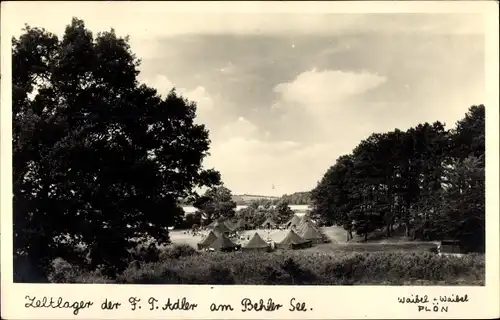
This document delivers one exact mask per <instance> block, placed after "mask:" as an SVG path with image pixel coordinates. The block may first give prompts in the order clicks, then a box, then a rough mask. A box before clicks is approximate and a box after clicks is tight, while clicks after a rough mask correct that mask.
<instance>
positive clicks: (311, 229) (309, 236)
mask: <svg viewBox="0 0 500 320" xmlns="http://www.w3.org/2000/svg"><path fill="white" fill-rule="evenodd" d="M299 232H300V235H301V237H302V238H304V239H305V240H311V242H312V243H323V242H324V236H323V234H321V232H320V231H319V230H318V229H316V227H315V226H314V225H313V223H312V222H305V223H304V224H303V225H302V226H301V228H300V230H299Z"/></svg>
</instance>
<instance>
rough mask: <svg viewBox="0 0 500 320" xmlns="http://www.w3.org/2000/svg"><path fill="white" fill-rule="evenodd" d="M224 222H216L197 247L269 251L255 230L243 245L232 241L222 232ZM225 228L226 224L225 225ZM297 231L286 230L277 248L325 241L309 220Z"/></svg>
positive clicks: (309, 245) (293, 247)
mask: <svg viewBox="0 0 500 320" xmlns="http://www.w3.org/2000/svg"><path fill="white" fill-rule="evenodd" d="M224 225H225V224H218V225H216V226H215V227H214V230H211V231H210V232H209V234H208V235H207V236H206V237H205V238H204V239H203V240H202V241H201V242H200V243H198V249H199V250H202V249H213V250H220V251H235V250H239V249H241V250H243V251H271V250H272V246H271V244H270V243H268V242H266V241H264V239H262V237H261V236H260V235H259V234H258V233H257V232H256V233H255V234H254V235H253V237H252V238H251V239H250V240H249V241H248V242H247V243H246V244H245V245H243V246H241V245H239V244H236V243H234V242H233V241H231V239H229V238H228V237H227V236H226V234H225V232H222V231H223V230H225V229H224V227H223V226H224ZM225 228H227V226H226V227H225ZM297 232H298V233H297ZM297 232H295V231H294V230H293V229H290V230H289V231H288V234H287V235H286V237H285V238H284V239H283V240H281V241H280V242H278V243H276V248H278V249H302V248H309V247H311V246H312V245H313V244H318V243H323V242H325V236H324V235H323V234H322V233H321V232H320V231H319V230H318V229H317V228H316V227H315V226H314V224H313V223H312V222H311V221H305V222H304V223H302V224H301V225H300V227H299V228H297Z"/></svg>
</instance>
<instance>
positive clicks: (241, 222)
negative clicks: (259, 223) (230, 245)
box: [233, 218, 249, 230]
mask: <svg viewBox="0 0 500 320" xmlns="http://www.w3.org/2000/svg"><path fill="white" fill-rule="evenodd" d="M248 227H249V224H248V222H246V221H245V220H244V219H241V218H240V219H239V220H238V222H236V223H235V225H234V228H233V229H234V230H245V229H247V228H248Z"/></svg>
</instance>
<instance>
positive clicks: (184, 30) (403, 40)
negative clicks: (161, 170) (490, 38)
mask: <svg viewBox="0 0 500 320" xmlns="http://www.w3.org/2000/svg"><path fill="white" fill-rule="evenodd" d="M8 5H9V6H7V9H8V10H12V11H11V12H13V13H14V12H18V14H19V15H18V19H12V21H10V22H9V25H10V26H11V28H12V30H13V33H14V35H16V34H20V32H21V28H22V27H23V24H24V23H28V24H30V25H31V26H37V27H44V28H46V29H47V30H48V31H51V32H53V33H56V34H58V35H60V34H62V32H63V30H64V28H65V26H66V25H67V24H68V23H70V21H71V18H72V17H73V16H76V17H78V18H81V19H83V20H84V21H85V23H86V25H87V27H88V28H89V29H90V30H92V31H94V32H98V31H106V30H109V29H110V28H111V27H112V28H114V29H115V30H116V32H117V34H118V35H121V36H125V35H127V34H128V35H129V36H130V44H131V48H132V51H133V52H135V53H136V55H137V57H138V58H140V59H141V60H142V63H141V66H140V70H141V74H140V76H139V79H140V81H141V82H143V83H146V84H148V85H150V86H152V87H155V88H156V89H157V90H158V92H159V93H161V94H166V93H167V92H169V91H170V89H171V88H172V87H173V86H175V87H176V88H177V91H178V92H179V93H181V94H182V95H184V96H185V97H187V98H188V99H189V100H192V101H195V102H196V103H197V105H198V115H197V122H198V123H203V124H205V125H206V126H207V128H208V129H209V132H210V138H211V141H212V143H211V149H210V153H211V155H210V157H208V158H207V159H206V160H205V162H204V165H205V166H206V167H207V168H215V169H217V170H219V171H220V172H221V175H222V179H223V182H224V184H225V185H226V186H227V187H228V188H229V189H231V190H232V192H233V193H234V194H244V193H246V194H258V195H273V196H279V195H282V194H285V193H286V194H290V193H293V192H296V191H307V190H311V189H312V188H314V186H315V185H316V183H317V182H318V181H319V180H320V179H321V177H322V176H323V174H324V173H325V172H326V170H327V169H328V168H329V167H330V166H331V165H333V164H334V163H335V160H336V159H337V158H338V157H339V156H341V155H344V154H347V153H350V152H351V151H352V149H353V148H355V147H356V146H357V144H358V143H359V142H360V141H361V140H362V139H365V138H367V137H368V136H369V135H370V134H371V133H373V132H387V131H390V130H394V129H395V128H399V129H401V130H405V129H408V128H409V127H411V126H415V125H417V124H418V123H422V122H425V121H427V122H434V121H437V120H439V121H442V122H444V123H446V125H447V127H448V128H450V127H453V126H454V124H455V122H456V121H457V120H459V119H461V118H463V116H464V115H465V113H466V112H467V109H468V107H470V106H471V105H474V104H482V103H485V101H484V100H485V67H484V65H485V57H484V46H485V38H484V30H483V22H482V17H481V16H479V15H476V14H465V13H460V14H458V13H455V14H449V13H439V14H424V13H419V14H411V13H387V14H384V13H366V14H361V13H355V14H345V13H313V12H312V11H311V12H308V11H305V12H304V13H300V14H299V13H297V12H298V11H291V10H290V11H288V13H286V10H284V9H281V11H280V10H269V11H264V10H263V9H262V8H260V12H259V11H258V10H255V8H254V11H253V13H250V11H248V10H247V12H245V11H244V10H239V11H238V10H234V11H233V12H232V13H230V14H228V13H221V10H220V9H219V10H218V11H217V10H213V12H211V13H208V11H207V10H205V11H202V10H198V11H197V12H194V11H192V10H191V11H187V10H184V11H182V10H180V11H179V10H177V11H176V10H166V9H162V7H161V5H149V6H146V5H139V6H138V5H137V3H136V4H135V6H134V4H130V3H126V2H122V3H116V2H115V3H107V4H105V3H101V4H92V3H91V4H82V3H80V4H78V5H77V4H69V3H64V2H59V3H45V4H37V5H35V4H29V3H28V2H26V3H23V2H21V3H19V4H16V5H14V3H13V2H11V3H8ZM212 5H213V4H212ZM12 16H15V13H14V14H13V15H12ZM19 17H22V18H19ZM138 17H141V18H138ZM131 21H133V22H134V23H132V22H131Z"/></svg>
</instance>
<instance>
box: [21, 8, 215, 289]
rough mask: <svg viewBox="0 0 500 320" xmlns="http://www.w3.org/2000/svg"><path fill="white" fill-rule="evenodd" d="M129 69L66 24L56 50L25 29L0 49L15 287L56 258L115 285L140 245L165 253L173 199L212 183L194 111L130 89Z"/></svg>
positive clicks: (99, 39)
mask: <svg viewBox="0 0 500 320" xmlns="http://www.w3.org/2000/svg"><path fill="white" fill-rule="evenodd" d="M139 63H140V61H139V60H138V59H137V58H136V57H135V55H134V54H133V53H132V52H131V50H130V47H129V44H128V39H127V38H122V37H119V36H117V35H116V34H115V32H114V31H113V30H111V31H109V32H102V33H98V34H97V35H94V34H92V32H91V31H90V30H88V29H87V28H86V27H85V25H84V22H83V21H81V20H78V19H76V18H75V19H73V20H72V22H71V24H70V25H68V26H67V27H66V29H65V32H64V35H63V37H62V38H58V37H57V36H56V35H54V34H52V33H50V32H48V31H46V30H44V29H39V28H31V27H29V26H26V27H25V29H24V32H23V34H22V35H21V36H20V37H19V38H13V39H12V99H13V100H12V116H13V117H12V127H13V132H12V150H13V168H12V169H13V170H12V172H13V177H12V178H13V211H14V216H13V218H14V219H13V224H14V226H13V231H14V239H13V243H14V261H15V263H14V270H15V274H16V275H17V276H18V277H16V280H26V281H37V280H40V279H43V278H44V275H45V274H46V273H47V268H48V267H49V266H50V263H51V261H52V260H53V259H54V258H56V257H62V258H64V259H65V260H67V261H68V262H70V263H72V264H74V265H78V266H80V267H82V268H88V269H96V268H103V269H104V270H105V271H106V272H107V273H110V274H113V273H116V272H118V271H119V270H122V269H123V268H124V267H126V266H127V264H128V262H129V261H130V257H129V256H130V255H129V253H128V249H130V248H132V247H134V246H136V245H137V244H138V243H139V244H140V243H141V242H142V241H146V239H145V238H147V237H152V238H154V239H155V240H156V242H157V243H167V242H168V241H169V237H168V231H167V230H166V228H165V227H166V226H169V225H173V224H174V223H175V222H176V221H178V220H179V219H182V217H183V215H184V212H183V211H182V209H181V208H180V207H179V206H178V199H179V198H190V197H193V196H194V192H193V190H195V188H197V187H203V186H208V187H211V186H214V185H218V184H219V183H220V175H219V173H218V172H216V171H214V170H204V169H203V168H202V160H203V159H204V158H205V157H206V156H207V155H208V150H209V145H210V140H209V136H208V131H207V130H206V128H205V127H204V126H203V125H198V124H196V123H195V122H194V120H195V116H196V105H195V103H193V102H190V101H187V100H186V99H184V98H183V97H181V96H179V95H178V94H177V93H176V92H175V90H174V89H172V91H171V92H170V93H169V94H168V96H166V97H161V96H160V95H159V94H158V93H157V91H156V90H155V89H153V88H149V87H147V86H145V85H142V84H140V83H139V82H138V80H137V75H138V74H139V71H138V66H139ZM169 89H170V88H169ZM77 248H83V249H77ZM23 276H24V278H22V277H23ZM26 276H28V278H26ZM20 277H21V278H20Z"/></svg>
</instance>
